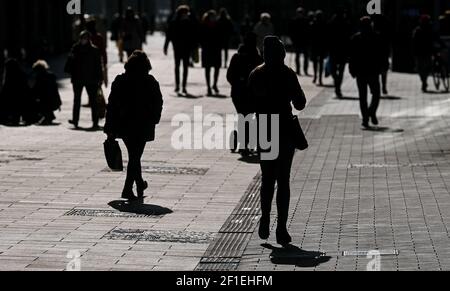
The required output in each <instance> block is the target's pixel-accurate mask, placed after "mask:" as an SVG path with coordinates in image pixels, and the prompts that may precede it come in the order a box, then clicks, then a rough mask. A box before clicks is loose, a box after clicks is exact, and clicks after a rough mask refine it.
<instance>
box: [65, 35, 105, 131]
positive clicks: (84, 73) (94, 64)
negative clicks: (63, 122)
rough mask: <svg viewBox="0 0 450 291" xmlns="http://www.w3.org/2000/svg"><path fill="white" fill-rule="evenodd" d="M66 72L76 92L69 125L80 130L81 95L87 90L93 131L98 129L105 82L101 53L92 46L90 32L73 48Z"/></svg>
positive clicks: (81, 36)
mask: <svg viewBox="0 0 450 291" xmlns="http://www.w3.org/2000/svg"><path fill="white" fill-rule="evenodd" d="M65 72H66V73H68V74H70V75H71V81H72V85H73V92H74V101H73V116H72V120H70V121H69V123H70V124H73V125H74V126H75V128H78V123H79V120H80V107H81V95H82V93H83V89H84V88H86V91H87V93H88V96H89V104H90V106H91V111H92V123H93V125H92V129H94V130H95V129H98V128H99V126H98V122H99V114H98V105H97V94H98V90H99V88H100V85H101V83H102V81H103V65H102V57H101V52H100V50H99V49H98V48H97V47H95V46H94V45H93V44H92V42H91V34H90V33H89V32H88V31H83V32H82V33H81V35H80V41H79V42H78V43H76V44H75V45H74V46H73V48H72V50H71V52H70V54H69V58H68V60H67V63H66V67H65Z"/></svg>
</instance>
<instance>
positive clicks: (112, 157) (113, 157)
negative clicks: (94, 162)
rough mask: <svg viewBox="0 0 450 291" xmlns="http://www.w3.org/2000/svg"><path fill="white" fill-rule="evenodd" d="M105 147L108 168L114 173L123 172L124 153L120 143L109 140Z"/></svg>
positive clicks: (104, 144)
mask: <svg viewBox="0 0 450 291" xmlns="http://www.w3.org/2000/svg"><path fill="white" fill-rule="evenodd" d="M103 147H104V150H105V158H106V162H107V164H108V167H109V168H110V169H111V170H113V171H117V172H121V171H123V160H122V151H121V150H120V146H119V143H118V142H117V141H116V140H114V139H107V140H106V141H105V142H104V143H103Z"/></svg>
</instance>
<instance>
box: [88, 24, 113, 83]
mask: <svg viewBox="0 0 450 291" xmlns="http://www.w3.org/2000/svg"><path fill="white" fill-rule="evenodd" d="M86 30H87V31H89V33H90V34H91V42H92V44H93V45H94V46H95V47H96V48H98V49H99V50H100V53H101V56H102V71H103V81H104V83H105V86H108V53H107V52H106V46H105V39H104V38H103V36H102V35H101V34H100V33H99V32H97V21H96V20H95V19H91V20H89V21H87V22H86Z"/></svg>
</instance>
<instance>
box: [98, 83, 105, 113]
mask: <svg viewBox="0 0 450 291" xmlns="http://www.w3.org/2000/svg"><path fill="white" fill-rule="evenodd" d="M97 110H98V117H99V118H100V119H103V118H105V117H106V100H105V95H103V90H102V87H99V88H98V91H97Z"/></svg>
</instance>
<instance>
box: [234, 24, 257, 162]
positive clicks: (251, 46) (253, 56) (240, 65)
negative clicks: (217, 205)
mask: <svg viewBox="0 0 450 291" xmlns="http://www.w3.org/2000/svg"><path fill="white" fill-rule="evenodd" d="M263 62H264V60H263V58H262V57H261V55H260V54H259V51H258V48H257V47H256V35H255V34H254V33H253V32H250V33H248V34H247V36H246V37H245V38H244V43H243V44H242V45H241V46H240V47H239V49H238V52H237V54H235V55H234V56H233V57H232V59H231V63H230V67H229V69H228V73H227V79H228V82H229V83H230V84H231V98H232V100H233V104H234V107H235V108H236V111H237V113H238V114H239V115H240V117H242V116H247V115H248V114H249V113H251V112H250V111H249V109H248V107H249V103H250V96H249V91H248V79H249V77H250V73H251V72H252V71H253V70H254V69H255V68H256V67H258V66H259V65H261V64H262V63H263ZM246 136H247V139H246V141H247V143H246V145H245V149H241V150H240V153H241V154H242V155H243V156H248V155H249V153H250V151H249V148H248V134H246Z"/></svg>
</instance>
